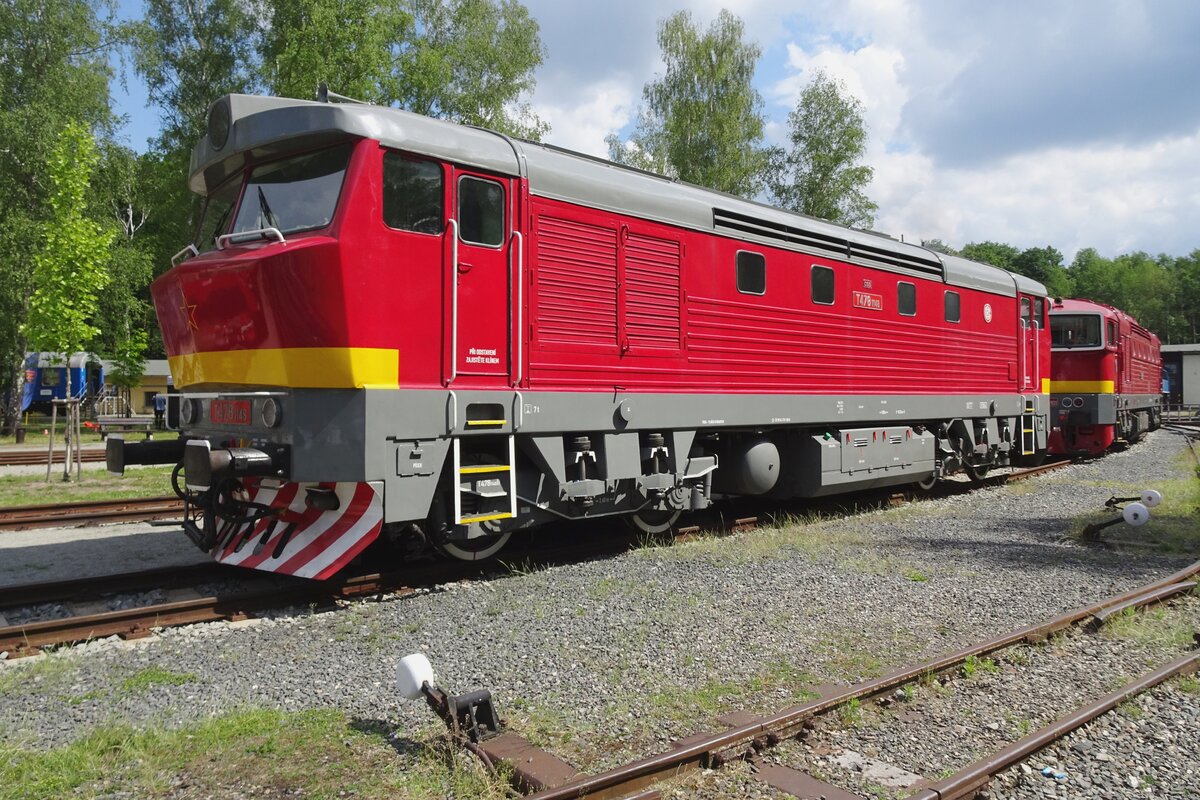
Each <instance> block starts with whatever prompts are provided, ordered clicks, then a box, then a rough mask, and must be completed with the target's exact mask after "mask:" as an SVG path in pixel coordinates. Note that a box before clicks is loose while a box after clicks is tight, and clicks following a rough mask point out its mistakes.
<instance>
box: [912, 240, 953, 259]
mask: <svg viewBox="0 0 1200 800" xmlns="http://www.w3.org/2000/svg"><path fill="white" fill-rule="evenodd" d="M921 247H924V248H925V249H926V250H932V251H933V252H935V253H941V254H943V255H947V256H956V255H959V252H958V251H957V250H955V249H954V248H953V247H951V246H950V245H948V244H946V243H945V242H943V241H942V240H941V239H924V240H922V241H921Z"/></svg>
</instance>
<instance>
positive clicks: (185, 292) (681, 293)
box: [153, 140, 1049, 395]
mask: <svg viewBox="0 0 1200 800" xmlns="http://www.w3.org/2000/svg"><path fill="white" fill-rule="evenodd" d="M384 152H385V149H384V148H381V147H380V146H379V145H378V143H375V142H372V141H369V140H364V141H361V142H359V143H358V145H357V146H356V147H355V152H354V157H353V159H352V161H351V164H350V167H349V169H348V171H347V177H346V180H345V185H344V188H343V191H342V197H341V200H340V202H339V204H338V210H337V213H336V215H335V216H334V218H333V221H332V223H331V224H330V226H329V227H328V228H327V229H324V230H317V231H311V232H305V233H302V234H296V235H292V236H290V237H289V239H288V241H287V242H285V243H276V242H272V241H261V240H254V241H251V242H247V243H240V244H231V245H229V246H228V247H227V248H226V249H225V250H222V251H214V252H210V253H206V254H204V255H202V256H200V257H198V258H195V259H192V260H190V261H187V262H185V263H184V264H182V265H180V266H179V267H177V268H175V269H173V270H172V271H170V272H169V273H167V274H166V275H164V276H162V277H161V278H159V279H158V280H157V281H156V282H155V284H154V286H153V293H154V299H155V305H156V308H157V310H158V314H159V319H160V324H161V325H162V329H163V337H164V341H165V342H166V345H167V350H168V354H169V356H170V357H171V360H172V368H173V370H175V373H176V380H177V382H178V383H179V384H180V385H182V386H191V387H194V388H204V387H208V388H212V387H215V386H230V385H239V384H245V385H268V386H270V385H278V386H284V387H293V388H294V387H327V388H334V387H339V386H341V387H347V388H354V387H363V386H403V387H406V388H422V387H438V386H442V385H445V384H446V383H447V382H448V379H449V378H450V376H451V375H452V374H454V373H455V372H456V373H457V374H454V379H455V385H461V386H466V387H488V386H509V385H511V382H510V380H509V376H510V375H511V374H514V373H515V372H516V370H515V368H513V365H510V363H509V359H510V355H509V348H510V347H511V343H510V339H512V338H514V337H513V335H512V331H511V330H510V328H509V326H510V325H511V326H512V327H515V324H513V323H512V322H510V316H511V315H510V306H511V303H512V301H511V300H510V298H509V296H508V292H507V286H506V284H505V280H506V275H507V269H508V264H507V262H508V261H509V260H511V259H513V258H516V257H519V255H520V256H523V257H524V258H525V259H527V261H528V263H527V264H526V265H525V269H524V276H525V284H524V286H523V287H522V290H523V298H524V308H523V309H522V311H523V316H524V319H525V320H526V322H525V324H524V325H523V328H524V329H523V330H521V331H520V332H519V333H518V337H516V338H518V342H517V347H518V348H520V349H521V352H520V353H518V354H517V355H518V356H519V357H520V360H521V361H522V363H523V364H527V365H528V367H527V369H526V370H525V374H524V375H521V376H520V377H521V381H520V385H521V386H522V387H523V388H528V389H540V390H556V391H557V390H562V391H596V390H611V389H612V388H613V386H622V387H625V388H626V389H629V390H639V391H650V392H690V393H699V392H711V391H721V392H733V393H740V392H747V393H751V392H752V393H798V394H804V393H819V394H845V393H866V394H885V395H886V394H914V393H915V394H939V395H942V394H971V393H997V392H1003V393H1013V392H1018V393H1020V392H1028V393H1032V394H1037V393H1041V392H1043V391H1044V388H1043V381H1044V379H1046V378H1048V377H1049V372H1048V366H1049V340H1048V337H1047V336H1045V335H1044V331H1042V330H1040V329H1038V330H1037V331H1036V332H1035V333H1034V334H1032V335H1033V337H1034V340H1033V342H1031V343H1030V344H1029V345H1028V346H1026V347H1024V348H1023V347H1022V345H1021V344H1020V338H1021V335H1020V333H1019V330H1020V325H1019V323H1020V311H1019V309H1018V302H1019V301H1018V299H1017V298H1014V297H1006V296H1003V295H999V294H994V293H990V292H984V291H979V290H976V289H972V288H969V287H959V286H948V285H947V284H945V283H944V282H943V281H942V280H940V279H934V278H931V277H929V276H921V275H913V274H904V273H897V272H891V271H885V270H881V269H877V268H872V267H868V266H862V265H855V264H848V263H845V262H840V261H835V260H831V259H829V258H822V257H817V256H809V255H805V254H802V253H797V252H794V251H789V250H785V249H782V248H772V247H768V246H762V245H752V244H749V243H747V242H744V241H739V240H736V239H731V238H728V237H725V236H721V235H718V234H713V233H702V232H698V231H690V230H684V229H680V228H675V227H672V226H668V225H663V224H659V223H653V222H649V221H646V220H640V219H636V218H633V217H630V216H627V215H621V214H617V213H614V212H609V211H601V210H596V209H589V208H584V207H580V206H576V205H571V204H567V203H563V202H560V201H554V200H549V199H545V198H538V197H534V198H533V199H532V202H531V209H530V214H529V215H528V217H527V218H526V219H520V218H518V225H520V224H521V223H526V226H525V227H524V228H523V229H522V230H521V231H520V232H521V233H522V234H523V238H524V240H525V241H527V242H528V249H527V255H525V254H516V253H514V252H512V250H513V248H514V247H516V246H519V245H515V244H514V243H512V242H505V243H504V244H503V245H502V246H499V247H472V246H466V245H463V244H461V243H460V245H459V254H458V256H459V260H460V266H459V269H458V270H457V275H458V284H459V285H458V291H459V296H458V298H457V301H458V313H457V315H455V314H453V313H452V311H451V306H452V293H453V291H454V287H452V286H450V285H449V281H448V280H447V279H446V277H445V275H446V274H447V270H445V269H443V268H442V265H444V264H446V263H447V262H448V261H449V260H450V259H451V258H452V253H451V251H452V250H453V243H452V242H448V241H447V240H448V239H451V237H450V236H448V235H437V234H429V233H416V232H412V231H401V230H394V229H391V228H388V227H387V226H386V225H385V224H384V223H383V221H382V216H381V213H380V200H379V196H380V186H381V178H380V172H381V165H382V154H383V153H384ZM439 166H440V168H441V169H442V170H443V173H444V174H445V175H446V176H447V180H446V182H445V183H446V187H447V188H446V198H445V202H446V206H447V207H448V208H449V207H452V206H453V196H452V189H453V187H454V184H455V181H454V180H453V179H452V176H454V175H460V174H468V175H477V174H478V173H474V172H470V173H463V172H461V171H457V170H455V168H454V167H453V166H452V165H439ZM503 185H504V187H505V190H506V196H507V198H508V200H507V202H506V213H508V214H517V213H518V212H519V207H520V198H514V197H513V194H514V192H513V189H514V187H516V188H517V189H518V190H520V189H521V188H523V185H522V184H520V183H516V182H504V183H503ZM523 195H524V193H523V192H522V196H523ZM738 253H753V254H755V255H759V256H761V257H762V259H763V261H764V263H765V269H764V271H765V282H766V284H765V286H766V287H767V289H766V291H765V294H760V295H756V294H749V293H743V292H739V291H738V287H737V277H736V264H737V260H738ZM813 267H826V268H829V269H831V270H833V273H834V291H833V295H834V297H833V302H832V303H829V304H822V303H818V302H815V301H814V300H813V297H812V294H811V280H810V276H811V270H812V268H813ZM901 284H909V285H910V286H911V287H913V288H912V292H913V293H914V295H915V309H914V312H913V313H911V314H901V313H900V310H899V307H898V290H899V287H900V285H901ZM947 292H953V293H955V294H957V295H958V296H959V303H960V311H959V321H957V322H948V321H947V320H946V318H945V313H944V306H945V294H946V293H947ZM1031 300H1032V302H1033V304H1034V307H1035V308H1036V307H1037V306H1038V305H1039V304H1042V303H1044V302H1045V301H1044V300H1043V299H1042V298H1037V297H1034V298H1031ZM436 308H440V309H442V314H441V315H440V318H438V317H435V316H434V315H432V314H430V313H429V309H436ZM456 318H457V320H458V325H457V327H458V329H459V330H458V331H457V338H458V340H459V341H458V343H457V351H458V358H457V362H458V363H457V364H456V365H455V368H454V369H452V368H451V365H450V360H451V357H450V353H449V351H450V350H451V349H453V348H450V347H446V346H445V343H446V342H450V341H452V339H453V338H454V331H452V327H453V326H454V320H455V319H456ZM506 333H507V334H508V335H507V336H506V335H505V334H506ZM1023 350H1024V351H1025V352H1023ZM217 354H223V355H224V357H223V358H222V357H221V356H218V355H217ZM472 359H473V360H472ZM214 363H216V364H219V365H220V366H219V369H217V370H212V369H209V370H207V371H206V370H205V365H212V364H214ZM239 375H241V376H243V377H242V378H241V379H239V378H238V376H239Z"/></svg>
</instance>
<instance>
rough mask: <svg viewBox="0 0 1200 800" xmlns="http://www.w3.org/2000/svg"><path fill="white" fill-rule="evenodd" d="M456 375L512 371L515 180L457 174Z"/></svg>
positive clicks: (453, 268)
mask: <svg viewBox="0 0 1200 800" xmlns="http://www.w3.org/2000/svg"><path fill="white" fill-rule="evenodd" d="M451 185H452V194H451V217H450V220H451V221H450V226H449V228H450V233H451V235H452V236H453V240H452V241H451V243H450V244H451V254H450V263H449V268H450V272H451V274H450V281H451V282H452V283H451V305H452V308H451V314H450V316H451V321H450V329H451V331H450V334H451V346H450V348H449V349H450V375H449V380H450V381H453V380H454V379H455V378H457V377H458V376H460V375H507V374H508V371H509V330H510V325H509V309H510V308H511V306H512V300H511V298H510V296H509V288H510V287H509V274H508V250H509V246H510V242H509V235H508V232H509V230H511V228H512V224H511V219H512V216H511V215H512V211H511V207H512V206H511V194H512V181H511V180H509V179H507V178H499V177H496V176H494V175H487V174H484V173H479V172H474V171H471V170H465V169H454V170H452V181H451Z"/></svg>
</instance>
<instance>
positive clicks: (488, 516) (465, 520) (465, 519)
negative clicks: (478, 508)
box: [458, 511, 512, 525]
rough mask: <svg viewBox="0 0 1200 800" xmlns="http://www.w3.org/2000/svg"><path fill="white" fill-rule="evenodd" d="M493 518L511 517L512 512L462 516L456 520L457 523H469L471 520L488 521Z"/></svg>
mask: <svg viewBox="0 0 1200 800" xmlns="http://www.w3.org/2000/svg"><path fill="white" fill-rule="evenodd" d="M493 519H512V514H511V513H510V512H508V511H505V512H504V513H502V514H484V515H483V516H481V517H463V518H462V519H461V520H459V521H458V524H459V525H470V524H471V523H472V522H489V521H491V520H493Z"/></svg>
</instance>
